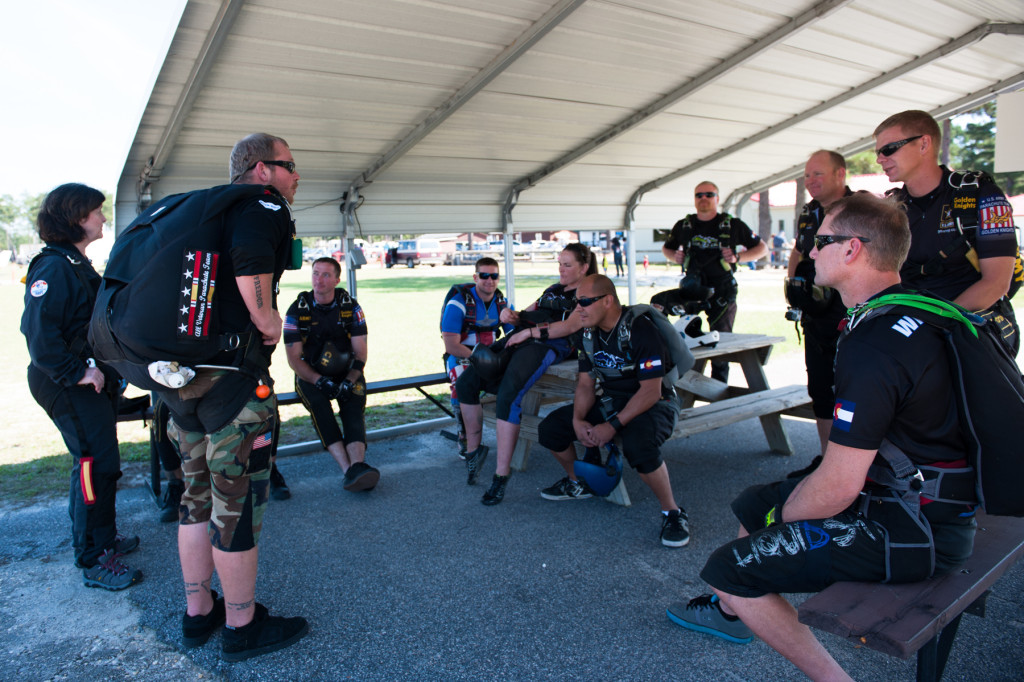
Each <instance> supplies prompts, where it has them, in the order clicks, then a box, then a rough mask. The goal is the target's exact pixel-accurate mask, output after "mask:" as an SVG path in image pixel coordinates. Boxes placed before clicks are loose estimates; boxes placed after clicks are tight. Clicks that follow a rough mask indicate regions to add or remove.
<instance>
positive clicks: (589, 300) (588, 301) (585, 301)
mask: <svg viewBox="0 0 1024 682" xmlns="http://www.w3.org/2000/svg"><path fill="white" fill-rule="evenodd" d="M607 295H608V294H601V295H600V296H577V297H576V302H577V303H579V304H580V305H581V306H583V307H584V308H589V307H590V306H592V305H594V303H596V302H597V301H600V300H601V299H602V298H604V297H605V296H607Z"/></svg>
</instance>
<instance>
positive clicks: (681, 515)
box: [661, 509, 690, 547]
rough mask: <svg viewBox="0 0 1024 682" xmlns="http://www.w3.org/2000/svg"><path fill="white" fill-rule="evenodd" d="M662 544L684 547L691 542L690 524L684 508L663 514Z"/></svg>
mask: <svg viewBox="0 0 1024 682" xmlns="http://www.w3.org/2000/svg"><path fill="white" fill-rule="evenodd" d="M661 518H662V521H661V544H663V545H665V546H666V547H683V546H684V545H686V544H688V543H689V542H690V524H689V521H688V519H687V518H686V512H685V511H683V510H682V509H679V510H677V511H670V512H669V513H668V514H665V513H664V512H662V514H661Z"/></svg>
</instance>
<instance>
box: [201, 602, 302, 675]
mask: <svg viewBox="0 0 1024 682" xmlns="http://www.w3.org/2000/svg"><path fill="white" fill-rule="evenodd" d="M308 632H309V623H307V622H306V619H305V618H300V617H295V618H282V617H281V616H271V615H270V614H269V613H267V610H266V609H265V608H264V609H260V608H259V605H257V608H256V613H254V614H253V618H252V622H251V623H249V624H248V625H243V626H241V627H238V628H232V627H229V626H224V633H223V634H222V635H221V652H220V657H221V658H223V659H224V660H225V661H244V660H245V659H247V658H252V657H253V656H259V655H261V654H269V653H270V652H271V651H277V650H278V649H284V648H285V647H288V646H291V645H292V644H295V642H297V641H299V640H300V639H302V638H303V637H305V636H306V634H307V633H308Z"/></svg>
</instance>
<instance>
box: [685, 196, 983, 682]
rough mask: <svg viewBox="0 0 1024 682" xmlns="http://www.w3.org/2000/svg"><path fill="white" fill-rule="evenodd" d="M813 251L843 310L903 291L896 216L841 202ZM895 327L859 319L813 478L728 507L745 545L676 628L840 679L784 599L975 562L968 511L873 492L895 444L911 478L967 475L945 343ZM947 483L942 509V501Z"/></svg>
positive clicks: (725, 554) (871, 203) (721, 555)
mask: <svg viewBox="0 0 1024 682" xmlns="http://www.w3.org/2000/svg"><path fill="white" fill-rule="evenodd" d="M814 244H815V246H814V249H812V251H811V254H810V255H811V257H812V258H814V259H815V269H816V273H817V275H816V281H817V282H818V283H819V284H822V285H825V286H831V287H834V288H836V289H837V290H838V291H839V293H840V295H841V296H842V298H843V302H844V303H845V304H846V305H848V306H850V307H854V306H859V305H860V304H862V303H864V302H866V301H868V300H869V299H872V298H875V297H876V296H878V295H881V294H888V293H893V292H900V291H903V288H902V287H901V285H900V275H899V269H900V265H901V264H902V263H903V261H904V260H905V258H906V256H907V251H908V249H909V248H910V230H909V228H908V226H907V219H906V216H905V214H904V213H903V211H902V210H901V209H900V208H899V206H897V205H896V204H893V203H891V202H888V201H886V200H885V199H880V198H878V197H875V196H873V195H870V194H866V193H858V194H854V195H853V196H849V197H845V198H843V199H840V200H839V201H837V202H836V203H834V204H832V205H831V206H830V207H829V209H828V212H827V214H826V217H825V222H824V223H823V224H822V226H821V229H820V230H819V232H818V234H817V235H816V236H815V239H814ZM894 319H895V318H893V317H888V316H884V315H878V316H874V317H871V316H867V315H864V314H863V313H861V312H859V311H858V312H854V313H853V315H852V316H851V318H850V319H849V321H848V324H847V325H846V328H845V330H844V333H843V336H842V337H841V338H840V342H839V350H838V354H837V356H836V384H835V394H836V408H835V416H834V417H833V423H832V429H831V432H830V435H829V442H828V447H827V448H826V451H825V455H824V459H823V460H822V463H821V466H820V467H819V468H818V469H817V470H816V471H814V472H812V473H810V474H809V475H807V476H806V477H803V478H799V479H787V480H785V481H781V482H777V483H772V484H769V485H764V486H754V487H751V488H748V489H747V490H745V491H744V492H743V493H741V494H740V496H739V497H738V498H737V499H736V500H735V501H733V503H732V509H733V512H734V513H735V514H736V515H737V517H738V518H739V520H740V524H741V526H740V530H739V537H738V538H737V539H736V540H734V541H732V542H729V543H727V544H725V545H723V546H722V547H720V548H719V549H718V550H716V551H715V552H714V553H713V554H712V555H711V558H710V559H708V562H707V564H706V565H705V567H704V570H703V571H702V572H701V578H703V579H704V580H705V581H706V582H707V583H708V584H709V585H710V586H711V588H712V590H713V592H714V595H705V596H702V597H697V598H696V599H692V600H691V601H690V602H689V603H688V604H680V605H678V606H672V607H670V608H669V609H668V617H669V618H670V619H671V620H672V621H673V622H675V623H677V624H678V625H681V626H683V627H684V628H688V629H691V630H698V631H701V632H705V633H708V634H712V635H716V636H718V637H722V638H724V639H727V640H730V641H733V642H743V643H745V642H749V641H750V640H751V639H752V635H754V634H756V635H757V636H758V637H760V638H761V639H762V640H764V641H765V643H767V644H768V645H769V646H771V647H772V648H773V649H775V650H776V651H778V652H779V653H781V654H782V655H783V656H785V657H786V658H788V659H789V660H790V661H791V662H793V663H794V664H795V665H796V666H797V667H798V668H800V670H802V671H803V672H804V674H806V675H807V676H808V677H810V678H812V679H815V680H848V679H850V678H849V676H848V675H847V674H846V672H845V671H844V670H843V669H842V668H840V667H839V664H838V663H836V661H835V659H833V658H832V656H831V655H830V654H829V653H828V652H827V651H826V650H825V648H824V647H823V646H822V645H821V644H820V643H819V642H818V640H817V639H816V638H815V636H814V634H813V633H812V632H811V630H810V628H808V627H807V626H805V625H803V624H801V623H800V622H799V621H798V620H797V611H796V609H794V608H793V606H792V605H790V603H789V602H788V601H786V599H785V598H783V597H782V596H781V594H780V593H790V592H796V593H799V592H819V591H821V590H823V589H825V588H826V587H827V586H829V585H831V584H832V583H835V582H841V581H857V582H893V583H897V582H916V581H919V580H924V579H925V578H928V577H930V576H932V575H933V574H936V573H941V572H947V571H949V570H951V569H953V568H955V567H957V566H958V565H960V564H962V563H963V562H964V561H965V560H966V559H967V558H968V557H969V556H970V554H971V550H972V547H973V542H974V531H975V528H976V524H975V520H974V512H973V506H972V505H969V504H959V503H952V502H939V501H934V500H929V499H928V498H927V497H925V496H924V495H922V496H921V498H920V505H919V508H918V509H916V510H915V509H913V506H912V505H907V504H906V502H905V501H900V500H897V498H896V497H895V496H894V494H893V492H892V491H891V490H889V489H888V488H885V487H883V486H881V485H879V484H877V483H874V482H873V481H874V480H878V479H879V477H880V476H879V471H882V470H884V469H888V467H887V465H886V464H885V461H884V460H883V459H882V457H881V456H879V450H880V449H882V450H886V449H887V448H888V447H890V446H891V445H895V446H896V447H897V448H899V449H901V450H902V451H903V452H904V453H906V455H907V456H908V457H909V458H910V461H911V462H912V463H913V465H914V467H925V466H931V467H938V468H956V467H965V466H966V452H967V444H966V442H965V441H964V438H963V436H962V434H961V432H960V423H959V418H958V414H957V407H956V404H955V403H954V395H953V386H954V383H953V380H952V378H951V376H950V373H949V369H948V367H947V363H946V361H945V359H944V358H945V353H946V352H947V351H946V346H945V342H944V340H943V339H942V338H941V336H940V333H939V331H938V330H937V329H935V328H934V327H932V326H931V325H928V324H920V325H918V326H917V327H916V329H912V330H911V331H908V329H911V327H912V325H907V326H901V325H899V324H896V325H894V324H893V320H894ZM936 358H939V361H937V360H936ZM873 464H874V465H876V466H875V469H873V470H872V472H871V474H870V476H871V479H870V480H869V479H868V476H869V467H872V465H873ZM876 469H877V471H876ZM919 471H920V470H919ZM926 473H928V472H927V471H926ZM960 477H968V478H969V480H966V481H965V480H957V479H958V478H960ZM960 477H958V476H956V475H952V476H949V477H947V478H949V479H951V480H950V481H949V483H951V484H955V483H959V484H964V483H966V484H968V485H971V486H973V478H974V476H973V473H971V472H970V471H968V472H967V473H966V474H961V475H960ZM942 481H943V483H942V486H941V487H940V489H939V490H938V493H937V495H936V496H940V497H941V496H942V495H943V493H944V491H945V490H946V488H945V486H946V484H947V481H946V479H945V478H944V479H942ZM972 489H973V488H972Z"/></svg>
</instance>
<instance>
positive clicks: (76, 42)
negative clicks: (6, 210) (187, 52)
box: [0, 0, 185, 197]
mask: <svg viewBox="0 0 1024 682" xmlns="http://www.w3.org/2000/svg"><path fill="white" fill-rule="evenodd" d="M0 6H2V7H3V9H4V12H3V20H2V21H0V64H2V65H3V66H2V72H0V73H2V83H3V89H4V102H3V104H2V105H0V131H3V136H4V147H5V151H4V157H5V159H4V163H2V164H0V194H9V195H11V196H13V197H19V196H21V195H22V194H29V195H33V194H39V193H43V192H48V191H50V190H51V189H53V188H54V187H56V186H57V185H60V184H62V183H65V182H84V183H85V184H87V185H91V186H93V187H96V188H97V189H101V190H106V191H108V192H111V193H113V192H114V190H115V189H116V187H117V180H118V178H119V177H120V175H121V167H122V165H123V164H124V160H125V157H126V156H127V155H128V149H129V147H130V145H131V142H132V140H133V139H134V137H135V131H136V129H137V128H138V124H139V119H140V118H141V117H142V112H143V109H144V108H145V106H146V102H147V101H148V100H149V94H150V92H151V91H152V88H153V83H154V82H155V81H156V76H157V74H158V72H159V69H160V65H161V64H162V63H163V59H164V56H165V55H166V53H167V48H168V46H169V45H170V41H171V38H172V37H173V35H174V30H175V28H176V27H177V25H178V19H179V18H180V17H181V12H182V9H183V8H184V6H185V0H20V1H15V0H4V2H2V3H0Z"/></svg>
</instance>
